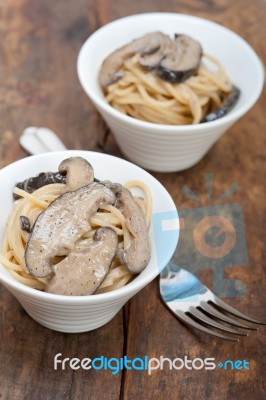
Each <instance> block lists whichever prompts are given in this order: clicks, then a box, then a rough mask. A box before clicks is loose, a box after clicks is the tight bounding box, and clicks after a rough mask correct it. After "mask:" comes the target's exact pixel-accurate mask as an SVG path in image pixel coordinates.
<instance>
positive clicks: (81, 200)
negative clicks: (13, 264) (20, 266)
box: [25, 182, 115, 278]
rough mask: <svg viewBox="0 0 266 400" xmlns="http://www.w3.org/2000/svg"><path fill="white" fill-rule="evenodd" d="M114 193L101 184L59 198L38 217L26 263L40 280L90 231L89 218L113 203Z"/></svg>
mask: <svg viewBox="0 0 266 400" xmlns="http://www.w3.org/2000/svg"><path fill="white" fill-rule="evenodd" d="M114 201H115V195H114V193H113V192H112V191H111V190H110V189H109V188H107V187H106V186H105V185H103V184H101V183H96V182H94V183H91V184H89V185H87V186H83V187H82V188H80V189H78V190H76V191H73V192H67V193H65V194H63V195H61V196H59V197H58V198H57V199H56V200H54V201H53V202H52V203H50V205H49V206H48V207H47V209H46V210H45V211H43V212H42V213H41V214H40V215H39V217H38V218H37V220H36V222H35V225H34V226H33V229H32V232H31V235H30V237H29V239H28V242H27V246H26V250H25V261H26V266H27V268H28V270H29V272H30V273H31V274H32V275H34V276H36V277H38V278H41V277H45V276H48V275H50V274H51V273H52V270H53V259H54V257H56V256H64V255H67V254H68V253H69V252H70V251H71V250H72V249H73V247H74V246H75V242H76V241H77V240H78V239H80V238H81V237H82V236H83V235H84V233H86V232H88V231H89V230H90V222H89V220H90V218H91V216H92V215H93V214H95V212H96V211H97V210H98V208H99V207H100V206H101V205H103V204H113V203H114Z"/></svg>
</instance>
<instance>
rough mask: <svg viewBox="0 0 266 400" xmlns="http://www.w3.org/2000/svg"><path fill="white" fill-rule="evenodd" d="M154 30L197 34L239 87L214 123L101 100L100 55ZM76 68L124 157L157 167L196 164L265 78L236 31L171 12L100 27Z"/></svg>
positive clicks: (254, 97) (241, 112) (250, 101)
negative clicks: (170, 121) (122, 108)
mask: <svg viewBox="0 0 266 400" xmlns="http://www.w3.org/2000/svg"><path fill="white" fill-rule="evenodd" d="M158 30H160V31H161V32H163V33H166V34H169V35H170V36H171V37H173V36H174V33H176V32H177V31H178V32H179V33H185V34H188V35H190V36H192V37H194V38H196V39H197V40H198V41H199V42H200V43H201V44H202V47H203V49H204V52H206V53H209V54H211V55H213V56H215V57H216V58H217V59H218V60H219V61H220V62H221V63H222V65H223V66H224V68H225V70H226V72H227V74H228V75H229V78H230V79H231V81H232V83H234V84H235V85H236V86H238V87H239V88H240V90H241V97H240V99H239V101H238V103H237V105H236V106H235V107H234V108H233V110H232V111H230V112H229V113H228V114H227V115H226V116H224V117H222V118H220V119H218V120H216V121H213V122H208V123H204V124H197V125H176V126H173V125H161V124H154V123H149V122H145V121H141V120H137V119H134V118H131V117H129V116H126V115H124V114H122V113H120V112H119V111H117V110H116V109H114V108H113V107H111V106H110V105H109V104H108V103H107V102H106V100H105V98H104V96H103V93H102V90H101V88H100V85H99V82H98V74H99V70H100V66H101V64H102V62H103V60H104V59H105V58H106V57H107V56H108V55H109V54H110V53H111V52H113V51H114V50H116V49H117V48H119V47H121V46H122V45H124V44H126V43H128V42H130V41H131V40H133V39H135V38H138V37H140V36H142V35H144V34H146V33H150V32H154V31H158ZM77 71H78V77H79V80H80V83H81V85H82V87H83V89H84V90H85V92H86V93H87V95H88V96H89V98H90V99H91V101H92V102H93V103H94V105H95V107H96V108H97V109H98V111H99V112H100V114H101V115H102V117H103V118H104V120H105V121H106V123H107V125H109V127H110V128H111V130H112V132H113V134H114V136H115V139H116V141H117V143H118V145H119V147H120V148H121V150H122V152H123V153H124V154H125V155H126V156H127V158H128V159H130V160H131V161H133V162H135V163H136V164H138V165H140V166H142V167H144V168H146V169H149V170H152V171H162V172H173V171H181V170H184V169H186V168H189V167H191V166H192V165H194V164H196V163H197V162H198V161H199V160H200V159H201V158H202V157H203V156H204V155H205V154H206V153H207V151H208V150H209V149H210V148H211V147H212V145H213V144H214V143H215V142H216V141H217V140H218V138H219V137H220V136H221V135H222V134H223V133H224V132H225V131H226V130H227V129H228V128H229V127H230V126H232V125H233V124H234V123H235V122H236V121H237V120H238V119H239V118H240V117H242V116H243V115H244V114H245V113H246V112H247V111H248V110H249V109H250V108H251V107H252V106H253V105H254V104H255V102H256V101H257V99H258V98H259V96H260V93H261V91H262V88H263V82H264V71H263V66H262V63H261V61H260V60H259V58H258V56H257V55H256V53H255V52H254V50H253V49H252V48H251V47H250V45H249V44H248V43H247V42H245V41H244V40H243V39H242V38H241V37H240V36H238V35H236V34H235V33H234V32H232V31H230V30H229V29H227V28H225V27H223V26H221V25H218V24H216V23H214V22H211V21H208V20H206V19H202V18H198V17H193V16H190V15H183V14H171V13H151V14H150V13H147V14H139V15H133V16H129V17H125V18H121V19H118V20H116V21H113V22H111V23H109V24H107V25H105V26H103V27H102V28H100V29H99V30H97V31H96V32H94V33H93V34H92V35H91V36H90V37H89V38H88V39H87V40H86V42H85V43H84V45H83V46H82V48H81V50H80V53H79V56H78V62H77Z"/></svg>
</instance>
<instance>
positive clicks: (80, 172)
mask: <svg viewBox="0 0 266 400" xmlns="http://www.w3.org/2000/svg"><path fill="white" fill-rule="evenodd" d="M58 170H59V173H60V174H61V175H66V185H65V186H64V187H63V189H62V191H61V193H66V192H71V191H72V190H76V189H79V188H81V187H82V186H85V185H88V184H89V183H92V182H93V180H94V172H93V168H92V166H91V164H90V163H89V162H88V161H87V160H85V158H82V157H69V158H67V159H65V160H63V161H62V162H61V164H60V165H59V167H58Z"/></svg>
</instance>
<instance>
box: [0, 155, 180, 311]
mask: <svg viewBox="0 0 266 400" xmlns="http://www.w3.org/2000/svg"><path fill="white" fill-rule="evenodd" d="M51 155H53V156H55V157H56V156H60V155H66V156H73V155H79V156H82V155H84V156H87V157H89V156H91V155H93V156H96V157H99V158H102V159H105V160H106V159H107V158H108V159H111V160H114V162H117V161H119V163H121V162H122V163H123V164H128V165H131V167H132V166H133V167H134V168H135V169H136V170H139V171H141V172H142V173H143V172H144V173H145V174H146V175H148V176H149V179H151V180H152V181H154V183H155V184H156V185H157V186H159V188H160V189H163V190H164V192H165V194H167V196H168V201H169V204H170V205H171V210H170V211H173V212H175V213H176V216H177V218H179V215H178V211H177V209H176V205H175V203H174V201H173V199H172V197H171V195H170V194H169V193H168V191H167V190H166V189H165V187H164V186H163V185H162V184H161V183H160V182H159V181H158V180H157V179H156V178H154V177H153V176H152V175H151V174H150V173H149V172H147V171H146V170H144V169H143V168H141V167H139V166H138V165H136V164H134V163H132V162H130V161H127V160H124V159H123V158H120V157H116V156H113V155H111V154H105V153H99V152H96V151H89V150H63V151H56V152H49V153H42V154H38V155H32V156H29V157H25V158H22V159H19V160H17V161H15V162H13V163H10V164H8V165H7V166H5V167H4V168H2V169H1V170H0V178H1V175H4V174H5V170H7V169H9V168H10V167H12V168H14V167H15V166H16V165H17V166H18V167H19V166H20V165H21V164H23V163H28V162H29V159H30V160H31V162H34V161H35V160H39V159H41V158H47V157H48V158H49V156H51ZM178 240H179V231H177V234H176V237H175V240H174V241H173V242H172V243H171V246H170V247H169V249H168V252H166V255H164V260H163V263H165V265H166V264H167V263H168V262H169V260H170V258H171V257H172V255H173V253H174V250H175V248H176V246H177V243H178ZM1 246H2V243H0V248H1ZM0 265H1V268H0V283H2V284H3V285H4V286H5V287H6V288H7V289H8V290H10V291H11V293H13V290H14V294H15V292H19V293H21V294H24V295H26V296H29V297H34V298H35V299H39V300H45V301H46V302H47V303H54V302H56V303H57V304H73V305H75V304H81V305H82V304H89V303H91V304H94V303H98V304H101V303H104V302H106V301H109V300H114V299H122V298H126V297H127V296H128V297H131V295H132V294H135V293H137V292H138V291H139V290H141V289H142V288H144V287H145V286H146V285H148V284H149V283H150V282H151V281H152V280H153V279H154V278H156V276H158V275H159V273H160V269H159V267H157V268H153V269H152V270H151V271H150V273H149V274H148V275H147V276H146V277H142V279H141V280H139V281H136V279H134V280H133V281H132V282H129V283H128V284H126V285H125V286H123V287H121V288H119V289H115V290H114V291H110V292H106V293H99V294H97V295H87V296H66V295H60V294H53V293H47V292H43V291H40V290H38V289H34V288H31V287H29V286H26V285H24V284H23V283H21V282H19V281H16V280H15V278H13V277H12V276H6V275H4V274H3V273H2V269H4V267H3V265H2V264H1V263H0ZM137 276H140V274H138V275H137Z"/></svg>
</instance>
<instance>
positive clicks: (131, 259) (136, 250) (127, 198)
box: [112, 184, 151, 274]
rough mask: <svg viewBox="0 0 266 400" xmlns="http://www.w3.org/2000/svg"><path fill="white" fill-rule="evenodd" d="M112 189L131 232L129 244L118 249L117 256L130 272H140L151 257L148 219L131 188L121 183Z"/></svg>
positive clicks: (116, 204) (117, 205)
mask: <svg viewBox="0 0 266 400" xmlns="http://www.w3.org/2000/svg"><path fill="white" fill-rule="evenodd" d="M112 190H113V191H114V193H115V195H116V198H117V201H116V203H115V206H116V207H117V208H118V209H119V210H120V211H121V212H122V214H123V215H124V217H125V219H126V226H127V228H128V230H129V232H130V241H129V245H128V246H127V247H125V248H123V249H118V251H117V256H118V258H119V259H120V261H121V263H122V264H123V265H125V267H126V268H127V269H128V271H129V272H131V273H133V274H138V273H139V272H141V271H142V270H143V269H144V268H145V267H146V266H147V265H148V262H149V261H150V257H151V253H150V244H149V237H148V229H147V226H146V221H145V218H144V215H143V214H142V211H141V209H140V208H139V206H138V205H137V204H136V203H135V201H134V198H133V196H132V194H131V192H130V190H128V189H127V188H125V187H123V186H122V185H120V184H114V185H113V186H112Z"/></svg>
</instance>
